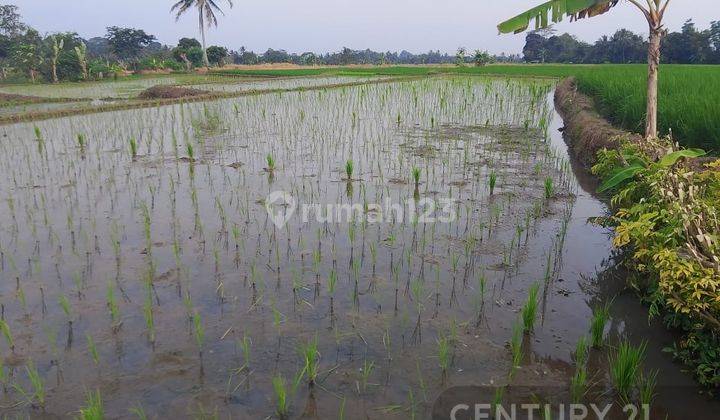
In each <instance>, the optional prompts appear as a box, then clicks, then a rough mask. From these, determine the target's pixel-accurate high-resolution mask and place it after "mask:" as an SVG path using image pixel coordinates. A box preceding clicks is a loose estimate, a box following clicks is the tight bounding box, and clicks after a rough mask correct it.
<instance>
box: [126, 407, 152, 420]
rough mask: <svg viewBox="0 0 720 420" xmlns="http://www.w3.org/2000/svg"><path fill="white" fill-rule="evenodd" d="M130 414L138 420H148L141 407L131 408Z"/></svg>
mask: <svg viewBox="0 0 720 420" xmlns="http://www.w3.org/2000/svg"><path fill="white" fill-rule="evenodd" d="M128 411H130V413H131V414H133V415H135V417H137V418H138V419H139V420H148V416H147V414H145V409H144V408H143V407H142V405H138V406H136V407H132V408H131V409H130V410H128Z"/></svg>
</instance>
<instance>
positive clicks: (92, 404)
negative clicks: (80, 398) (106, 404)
mask: <svg viewBox="0 0 720 420" xmlns="http://www.w3.org/2000/svg"><path fill="white" fill-rule="evenodd" d="M104 418H105V410H104V408H103V401H102V396H101V395H100V390H96V391H95V392H88V393H87V395H86V397H85V407H83V408H81V409H80V416H79V419H80V420H103V419H104Z"/></svg>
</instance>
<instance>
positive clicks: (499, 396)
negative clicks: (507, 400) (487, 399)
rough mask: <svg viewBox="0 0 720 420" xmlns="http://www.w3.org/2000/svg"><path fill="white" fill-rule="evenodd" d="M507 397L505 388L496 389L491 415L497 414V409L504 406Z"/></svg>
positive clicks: (491, 405)
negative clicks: (504, 399)
mask: <svg viewBox="0 0 720 420" xmlns="http://www.w3.org/2000/svg"><path fill="white" fill-rule="evenodd" d="M504 396H505V387H504V386H500V387H497V388H495V392H494V393H493V400H492V403H491V404H490V412H491V413H497V411H498V410H497V407H498V406H499V405H501V404H502V401H503V398H504Z"/></svg>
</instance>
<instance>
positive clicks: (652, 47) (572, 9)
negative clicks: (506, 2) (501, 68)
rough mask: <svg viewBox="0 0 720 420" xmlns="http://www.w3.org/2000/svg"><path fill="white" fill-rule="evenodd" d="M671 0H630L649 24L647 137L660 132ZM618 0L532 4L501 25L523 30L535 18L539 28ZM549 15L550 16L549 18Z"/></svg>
mask: <svg viewBox="0 0 720 420" xmlns="http://www.w3.org/2000/svg"><path fill="white" fill-rule="evenodd" d="M670 1H671V0H627V2H628V3H630V4H632V5H633V6H635V7H637V8H638V9H639V10H640V11H641V12H642V14H643V15H644V16H645V19H646V20H647V22H648V26H649V27H650V38H649V42H648V86H647V114H646V116H645V137H646V138H651V137H656V136H657V101H658V88H657V86H658V67H659V65H660V43H661V41H662V37H663V36H664V35H665V34H666V33H667V31H666V30H665V28H663V17H664V16H665V11H666V10H667V7H668V5H669V4H670ZM618 2H619V0H550V1H548V2H546V3H543V4H541V5H539V6H536V7H533V8H532V9H530V10H527V11H525V12H524V13H521V14H519V15H517V16H515V17H514V18H512V19H509V20H507V21H505V22H503V23H501V24H499V25H498V30H499V31H500V33H510V32H514V33H516V34H517V33H520V32H523V31H525V30H526V29H527V28H528V26H530V21H531V20H535V27H536V28H537V29H541V28H547V27H548V26H549V25H551V24H552V23H556V22H560V21H561V20H562V19H563V17H564V16H569V17H570V18H571V19H572V20H578V19H582V18H585V17H594V16H597V15H601V14H603V13H605V12H608V11H609V10H610V9H611V8H612V7H614V6H615V5H617V4H618ZM548 15H550V16H551V17H550V18H548Z"/></svg>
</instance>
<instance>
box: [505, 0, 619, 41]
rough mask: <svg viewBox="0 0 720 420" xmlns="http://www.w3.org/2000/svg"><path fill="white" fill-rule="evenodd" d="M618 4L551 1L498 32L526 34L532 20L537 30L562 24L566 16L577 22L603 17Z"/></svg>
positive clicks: (508, 22)
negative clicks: (587, 18) (583, 19)
mask: <svg viewBox="0 0 720 420" xmlns="http://www.w3.org/2000/svg"><path fill="white" fill-rule="evenodd" d="M617 3H618V0H550V1H548V2H546V3H543V4H541V5H539V6H536V7H533V8H532V9H530V10H528V11H526V12H523V13H521V14H519V15H517V16H515V17H513V18H511V19H508V20H506V21H505V22H502V23H501V24H499V25H498V31H500V33H501V34H508V33H511V32H514V33H516V34H517V33H520V32H524V31H525V30H526V29H527V28H528V26H530V22H531V21H532V20H535V29H542V28H547V27H548V25H549V24H550V22H552V23H557V22H560V21H562V20H563V17H565V16H569V17H570V18H571V19H572V20H577V19H582V18H585V17H593V16H597V15H601V14H603V13H605V12H607V11H608V10H610V8H611V7H613V6H615V5H616V4H617Z"/></svg>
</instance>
